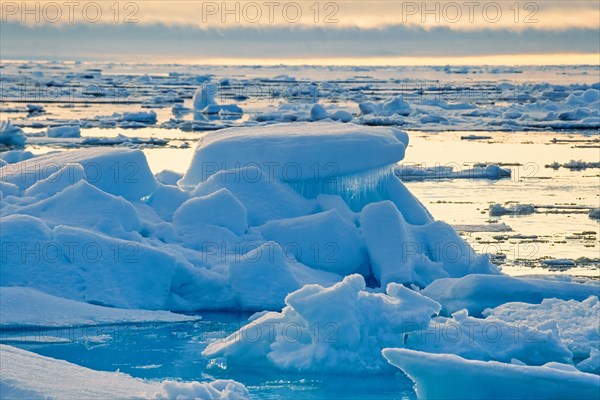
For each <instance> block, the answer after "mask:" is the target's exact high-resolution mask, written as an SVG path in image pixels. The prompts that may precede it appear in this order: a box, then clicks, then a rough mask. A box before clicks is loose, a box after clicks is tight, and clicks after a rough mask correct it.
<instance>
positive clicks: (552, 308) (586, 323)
mask: <svg viewBox="0 0 600 400" xmlns="http://www.w3.org/2000/svg"><path fill="white" fill-rule="evenodd" d="M483 314H484V315H486V316H489V317H492V318H496V319H499V320H501V321H506V322H509V323H516V324H520V325H540V324H544V323H547V322H549V321H554V322H555V323H556V325H557V326H558V331H559V333H560V339H561V341H562V342H563V343H565V345H566V346H567V347H568V348H569V350H571V352H573V355H574V356H575V357H577V358H578V359H585V358H588V357H589V356H590V353H591V352H592V351H593V350H594V349H598V348H600V326H599V325H598V322H599V318H600V303H599V302H598V297H596V296H590V297H589V298H587V299H585V300H583V301H576V300H559V299H553V298H547V299H544V300H542V302H541V303H540V304H526V303H506V304H502V305H501V306H498V307H496V308H493V309H488V310H485V311H484V312H483Z"/></svg>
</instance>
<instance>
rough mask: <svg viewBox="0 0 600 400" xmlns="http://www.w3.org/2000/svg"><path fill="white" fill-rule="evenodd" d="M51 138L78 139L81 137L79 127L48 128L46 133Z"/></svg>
mask: <svg viewBox="0 0 600 400" xmlns="http://www.w3.org/2000/svg"><path fill="white" fill-rule="evenodd" d="M46 134H47V135H48V137H52V138H78V137H81V131H80V129H79V125H61V126H49V127H48V131H47V132H46Z"/></svg>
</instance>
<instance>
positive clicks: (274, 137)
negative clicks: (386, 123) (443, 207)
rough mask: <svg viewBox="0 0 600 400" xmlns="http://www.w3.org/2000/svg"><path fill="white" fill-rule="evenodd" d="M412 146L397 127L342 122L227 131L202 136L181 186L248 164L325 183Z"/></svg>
mask: <svg viewBox="0 0 600 400" xmlns="http://www.w3.org/2000/svg"><path fill="white" fill-rule="evenodd" d="M317 143H318V145H317ZM407 145H408V135H407V134H406V133H404V132H402V131H399V130H397V129H395V128H385V127H381V128H365V127H361V126H358V125H347V124H336V123H297V124H292V125H287V124H283V125H267V126H261V127H256V128H252V129H228V130H221V131H216V132H213V133H210V134H208V135H206V136H205V137H204V138H202V139H200V141H199V143H198V146H197V148H196V154H195V155H194V159H193V160H192V164H191V166H190V168H189V170H188V171H187V173H186V174H185V176H184V177H183V181H182V182H181V184H182V185H187V186H192V185H196V184H198V183H199V182H204V181H205V180H207V179H208V178H209V177H210V176H211V175H213V174H214V173H216V172H218V171H221V170H227V169H234V168H241V167H247V166H258V167H259V168H261V169H262V170H263V171H264V173H266V174H267V176H268V177H269V178H278V179H282V180H284V181H304V180H318V181H321V180H324V179H326V178H335V177H339V176H342V175H348V174H356V173H359V172H362V171H369V170H373V169H376V168H379V167H385V166H388V165H390V164H393V163H395V162H397V161H400V160H401V159H402V158H403V157H404V151H405V148H406V146H407Z"/></svg>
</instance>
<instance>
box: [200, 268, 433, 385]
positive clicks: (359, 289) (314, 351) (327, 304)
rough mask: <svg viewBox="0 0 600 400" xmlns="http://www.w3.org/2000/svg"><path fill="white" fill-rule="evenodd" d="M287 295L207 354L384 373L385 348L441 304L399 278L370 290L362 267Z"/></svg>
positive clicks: (241, 361) (299, 367) (243, 361)
mask: <svg viewBox="0 0 600 400" xmlns="http://www.w3.org/2000/svg"><path fill="white" fill-rule="evenodd" d="M285 302H286V304H287V307H285V308H284V309H283V310H282V311H281V312H280V313H277V312H269V313H266V314H264V315H262V316H260V317H259V318H256V319H254V320H252V321H251V322H250V323H249V324H248V325H246V326H245V327H243V328H242V329H241V330H240V331H238V332H236V333H233V334H232V335H230V336H229V337H227V338H226V339H224V340H221V341H215V342H214V343H211V344H210V345H209V346H208V347H207V348H206V349H205V350H204V351H203V353H202V354H203V355H204V356H206V357H225V358H226V359H227V361H228V363H229V364H231V365H243V366H245V367H248V366H256V367H258V366H261V365H263V366H264V365H267V366H273V367H276V368H280V369H284V370H288V371H313V372H327V373H340V372H346V373H352V374H357V373H359V374H360V373H365V372H366V373H380V372H382V371H384V370H386V369H387V366H386V365H385V361H384V360H383V359H382V357H381V350H382V349H383V348H384V347H387V346H400V345H402V343H403V340H404V334H405V333H407V332H410V331H414V330H416V329H423V328H426V327H427V325H428V323H429V320H430V318H431V316H432V315H434V314H436V313H437V312H438V311H439V304H437V303H436V302H434V301H432V300H430V299H428V298H427V297H424V296H421V295H420V294H419V293H417V292H415V291H412V290H410V289H407V288H405V287H404V286H402V285H399V284H396V283H390V284H389V285H388V287H387V294H384V293H372V292H369V291H368V290H366V288H365V281H364V279H363V278H362V276H360V275H350V276H347V277H346V278H344V280H343V281H342V282H339V283H337V284H335V285H333V286H331V287H322V286H319V285H306V286H304V287H303V288H301V289H300V290H297V291H296V292H293V293H291V294H289V295H288V296H287V297H286V299H285Z"/></svg>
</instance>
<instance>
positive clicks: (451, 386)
mask: <svg viewBox="0 0 600 400" xmlns="http://www.w3.org/2000/svg"><path fill="white" fill-rule="evenodd" d="M383 355H384V357H385V358H386V359H387V360H388V361H389V362H390V363H391V364H392V365H394V366H396V367H398V368H400V369H401V370H402V371H403V372H404V373H406V374H407V375H408V376H409V377H410V378H411V379H412V380H413V381H414V382H415V383H416V391H417V396H418V397H419V398H421V399H516V398H528V399H556V400H562V399H594V398H596V397H597V396H598V392H599V391H600V376H598V375H592V374H587V373H583V372H580V371H578V370H577V369H575V368H574V367H570V366H568V365H564V364H557V363H549V364H545V365H542V366H526V365H519V364H508V363H499V362H497V361H489V362H483V361H474V360H466V359H464V358H462V357H459V356H456V355H452V354H430V353H424V352H420V351H414V350H408V349H385V350H383Z"/></svg>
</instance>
